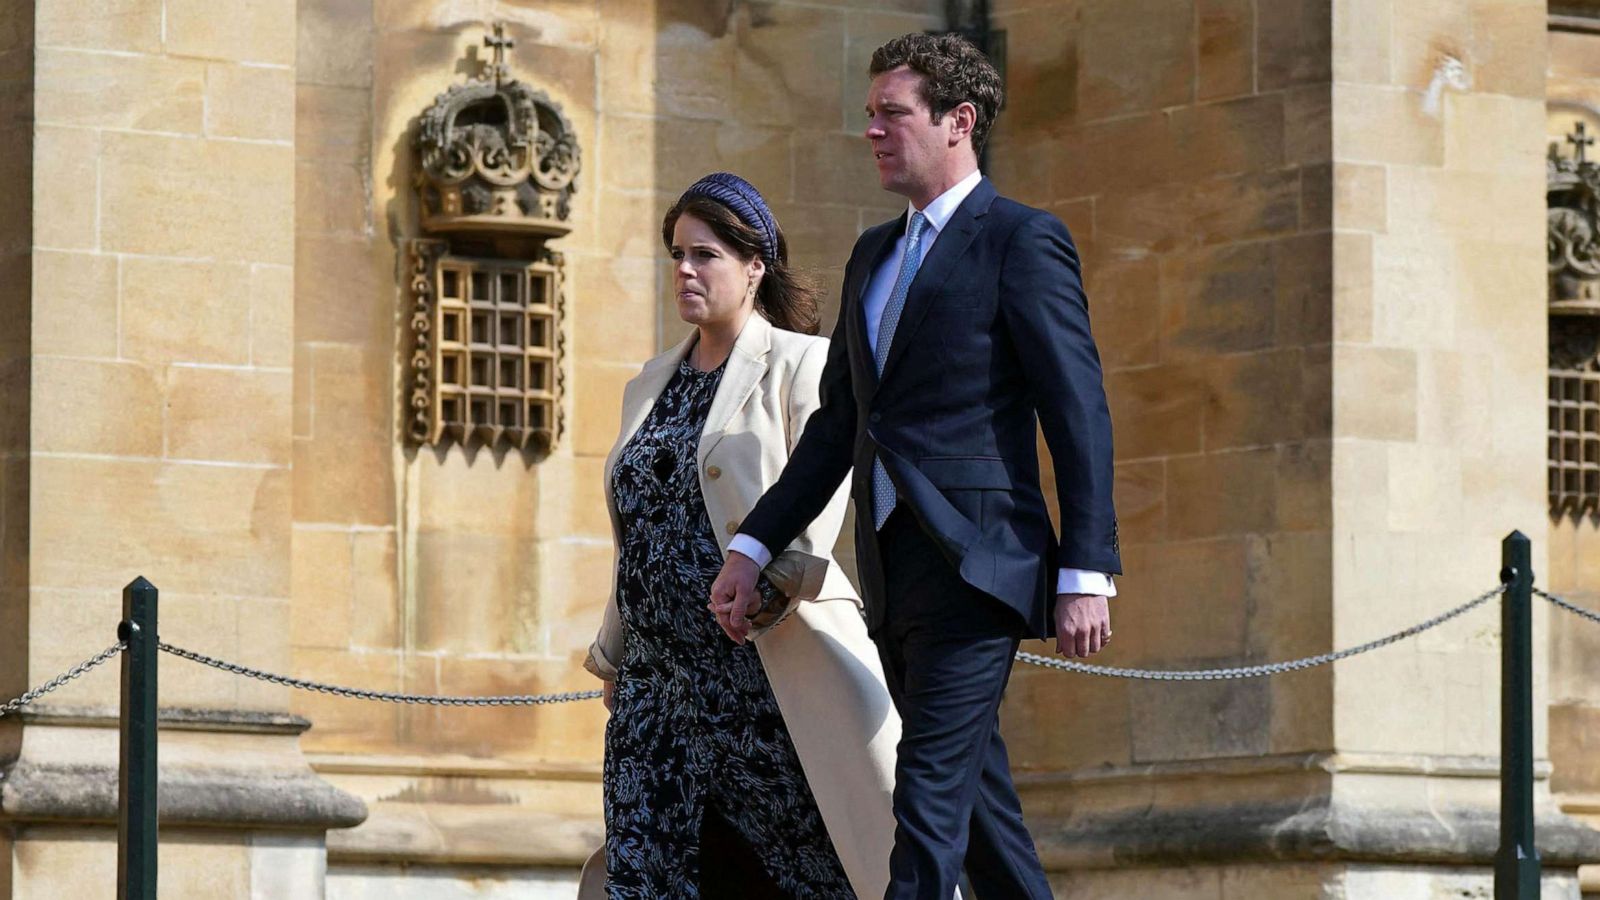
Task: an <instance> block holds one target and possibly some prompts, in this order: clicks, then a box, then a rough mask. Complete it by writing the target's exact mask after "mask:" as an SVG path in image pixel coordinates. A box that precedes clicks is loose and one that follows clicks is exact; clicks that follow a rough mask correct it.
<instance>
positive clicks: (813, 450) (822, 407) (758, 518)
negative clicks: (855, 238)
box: [739, 266, 856, 549]
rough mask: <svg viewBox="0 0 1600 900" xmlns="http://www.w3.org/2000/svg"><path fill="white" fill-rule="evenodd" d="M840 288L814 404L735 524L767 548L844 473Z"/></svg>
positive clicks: (849, 438) (787, 534)
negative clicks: (773, 473)
mask: <svg viewBox="0 0 1600 900" xmlns="http://www.w3.org/2000/svg"><path fill="white" fill-rule="evenodd" d="M844 283H845V285H847V286H848V285H849V284H850V267H849V266H846V267H845V276H844ZM840 293H841V295H842V296H841V300H840V303H839V321H838V323H837V324H836V325H834V327H833V339H832V340H831V341H829V342H828V344H827V348H828V349H827V356H826V359H825V360H824V361H823V363H822V371H821V374H820V376H818V379H817V387H816V407H815V408H814V409H812V410H811V412H810V413H809V414H808V415H807V416H806V419H805V423H804V428H803V429H802V430H801V431H800V432H798V433H799V440H798V441H794V443H793V446H792V449H791V450H790V452H789V462H788V464H787V465H785V466H784V468H783V474H782V475H780V476H779V477H778V480H777V482H776V483H774V484H773V485H772V487H770V488H768V489H767V492H766V494H765V495H763V496H762V498H761V500H760V501H759V502H758V503H756V505H755V507H754V508H753V509H751V510H750V514H749V515H748V516H746V517H745V519H744V524H743V525H742V526H741V527H740V529H739V531H740V533H741V534H748V535H750V536H751V537H753V538H755V539H756V540H758V541H760V542H761V543H762V544H765V545H766V546H767V547H768V548H769V549H770V548H777V547H788V546H789V545H790V543H792V542H793V541H794V540H795V538H796V537H797V536H798V535H800V533H801V532H802V531H804V530H805V528H806V526H808V525H809V524H810V523H812V522H813V521H815V520H816V518H817V517H818V516H820V515H822V513H823V510H824V509H825V508H827V506H828V504H829V503H830V502H832V501H833V498H834V496H835V492H836V489H837V488H838V487H839V485H841V484H843V483H844V480H845V476H847V475H849V474H850V462H851V453H852V451H853V449H854V447H855V429H856V398H855V394H854V392H853V388H852V386H851V383H850V359H849V357H848V355H847V354H846V350H845V347H846V342H847V339H846V337H845V330H846V326H847V324H848V322H849V317H850V316H853V315H855V314H856V313H855V311H854V307H853V305H852V304H851V303H850V300H849V296H848V293H849V291H848V287H845V288H841V289H840ZM812 352H815V351H812ZM810 355H811V353H807V356H808V357H809V356H810ZM807 377H810V376H807ZM793 433H794V432H791V440H793V437H792V434H793Z"/></svg>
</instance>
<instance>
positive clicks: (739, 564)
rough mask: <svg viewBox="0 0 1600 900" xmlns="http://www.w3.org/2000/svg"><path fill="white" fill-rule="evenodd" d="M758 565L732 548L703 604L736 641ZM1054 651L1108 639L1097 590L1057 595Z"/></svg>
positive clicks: (754, 603)
mask: <svg viewBox="0 0 1600 900" xmlns="http://www.w3.org/2000/svg"><path fill="white" fill-rule="evenodd" d="M760 576H761V568H760V567H759V566H757V565H756V561H755V560H753V559H751V558H750V557H748V556H745V555H744V554H743V553H739V552H738V551H733V552H730V553H729V554H728V559H727V561H726V562H724V563H723V564H722V571H721V572H719V573H718V574H717V580H716V581H714V582H712V584H711V602H709V603H707V604H706V608H707V609H709V610H711V614H712V615H714V616H716V617H717V624H718V625H719V626H721V627H722V631H723V633H724V634H726V635H727V636H728V639H729V640H731V641H733V642H734V643H735V644H743V643H744V642H745V641H746V640H747V639H748V638H749V636H750V618H749V617H750V615H751V614H752V613H754V612H755V611H756V610H757V609H759V608H760V606H761V594H760V593H759V592H758V591H757V590H756V579H757V578H759V577H760ZM1055 618H1056V652H1057V653H1060V654H1062V655H1063V656H1066V657H1068V658H1072V657H1082V658H1085V659H1086V658H1088V657H1090V656H1092V655H1094V654H1096V653H1099V652H1100V650H1101V648H1103V647H1104V646H1105V645H1106V644H1108V643H1110V642H1111V609H1110V604H1109V603H1108V602H1107V601H1106V598H1105V597H1103V596H1101V595H1099V594H1057V595H1056V608H1055Z"/></svg>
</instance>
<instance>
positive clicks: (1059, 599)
mask: <svg viewBox="0 0 1600 900" xmlns="http://www.w3.org/2000/svg"><path fill="white" fill-rule="evenodd" d="M1110 641H1111V610H1110V608H1109V606H1108V605H1107V603H1106V598H1104V597H1102V596H1099V595H1098V594H1057V595H1056V652H1057V653H1060V654H1062V655H1064V656H1067V657H1069V658H1070V657H1074V656H1078V657H1083V658H1085V659H1087V658H1088V657H1089V656H1091V655H1092V654H1095V653H1099V652H1100V648H1101V647H1104V646H1105V645H1106V644H1108V643H1110Z"/></svg>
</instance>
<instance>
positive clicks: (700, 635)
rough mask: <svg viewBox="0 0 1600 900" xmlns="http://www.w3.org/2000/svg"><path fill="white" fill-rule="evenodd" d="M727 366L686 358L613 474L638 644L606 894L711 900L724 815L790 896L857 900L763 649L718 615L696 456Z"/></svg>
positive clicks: (609, 749) (620, 723)
mask: <svg viewBox="0 0 1600 900" xmlns="http://www.w3.org/2000/svg"><path fill="white" fill-rule="evenodd" d="M722 372H723V369H722V368H718V369H715V370H713V371H710V372H701V371H700V370H698V369H696V368H694V367H693V366H691V365H690V364H689V363H688V362H687V360H686V361H684V362H682V363H680V364H679V366H678V371H677V372H676V373H675V374H674V376H673V378H672V380H671V382H669V383H668V384H667V387H666V388H665V389H664V390H663V391H662V392H661V396H660V397H659V398H658V399H657V400H656V403H655V406H654V407H652V409H651V411H650V414H649V416H648V418H646V420H645V422H644V424H643V425H642V426H640V428H639V431H638V432H637V433H636V434H635V435H634V436H633V437H632V438H631V439H629V441H628V443H627V445H626V446H625V447H624V448H623V450H622V452H621V454H620V455H619V456H618V459H617V463H616V467H615V468H614V470H613V472H612V491H613V494H614V498H615V502H616V507H617V511H618V514H619V515H620V517H621V526H622V547H621V552H620V554H619V557H620V558H619V562H618V570H617V609H618V613H619V614H620V616H621V618H622V625H623V634H625V635H626V639H625V641H624V644H623V654H622V664H621V666H620V667H619V668H618V674H617V687H616V697H615V707H614V710H613V712H612V714H611V719H610V722H609V723H608V724H607V726H606V757H605V785H604V786H605V812H606V870H607V872H608V885H607V890H608V892H609V896H610V898H611V900H662V898H698V897H699V896H700V867H701V866H702V864H704V865H707V866H716V865H718V862H717V861H716V860H704V861H702V860H701V859H700V854H699V844H700V834H701V822H702V818H703V817H704V816H705V815H706V814H707V813H708V810H711V811H714V814H716V815H719V816H721V817H722V819H724V820H725V821H726V822H727V823H728V824H729V825H730V826H731V827H732V829H733V831H734V832H736V833H737V834H738V835H739V836H740V838H741V839H742V840H743V842H744V844H745V845H746V846H747V847H748V848H749V851H750V852H751V853H752V854H753V855H754V856H755V857H757V858H758V859H759V861H760V864H761V867H762V869H763V870H765V872H766V873H767V874H768V875H769V876H770V877H771V879H772V881H773V882H774V883H775V884H776V885H777V887H779V888H780V889H781V890H783V891H784V892H785V893H787V894H789V895H790V896H792V897H796V898H827V900H832V898H841V900H843V898H853V897H854V896H855V895H854V894H853V893H852V891H851V889H850V886H849V882H848V880H847V879H846V877H845V874H844V870H843V868H842V867H841V866H840V863H839V857H838V854H836V853H835V852H834V849H833V845H832V843H831V842H830V841H829V838H828V833H827V830H826V828H825V827H824V826H823V823H822V817H821V815H820V814H819V813H818V811H817V804H816V800H815V799H814V798H813V797H812V795H811V788H810V787H809V786H808V785H807V783H806V780H805V774H804V772H802V770H801V768H800V760H799V758H798V757H797V756H796V755H795V750H794V744H793V742H792V741H791V740H790V738H789V732H788V730H787V729H786V728H785V727H784V723H783V716H782V715H781V714H780V713H779V711H778V704H777V701H776V700H775V699H774V698H773V695H772V688H771V686H770V685H769V684H768V683H767V676H766V673H765V672H764V671H763V670H762V667H761V660H760V659H759V658H758V657H757V656H756V650H755V647H754V645H752V644H749V643H746V644H744V645H742V646H741V645H736V644H734V643H733V642H732V641H730V640H728V638H727V637H726V636H725V635H724V634H723V633H722V629H721V628H719V627H718V626H717V623H716V620H715V619H714V618H713V617H712V615H711V613H710V612H709V611H708V610H707V609H706V598H707V597H708V596H710V593H711V583H712V581H714V580H715V579H716V576H717V573H718V571H719V570H720V569H721V568H722V551H721V549H720V548H719V547H718V545H717V539H716V534H715V532H713V531H712V524H711V520H710V516H709V515H708V514H707V512H706V505H705V500H704V498H703V497H702V496H701V493H700V482H699V478H698V473H697V466H698V462H697V449H698V447H699V443H700V433H701V431H702V430H703V428H704V426H705V421H706V416H707V415H708V413H709V412H710V409H711V401H712V399H713V398H714V397H715V396H716V392H717V386H718V384H720V383H721V380H722ZM762 581H763V591H770V590H771V587H770V585H767V584H766V583H765V579H762Z"/></svg>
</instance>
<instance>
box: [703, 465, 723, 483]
mask: <svg viewBox="0 0 1600 900" xmlns="http://www.w3.org/2000/svg"><path fill="white" fill-rule="evenodd" d="M706 477H707V478H710V479H711V480H712V481H715V480H717V479H718V478H721V477H722V470H721V469H719V468H717V467H716V466H709V467H707V468H706Z"/></svg>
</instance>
